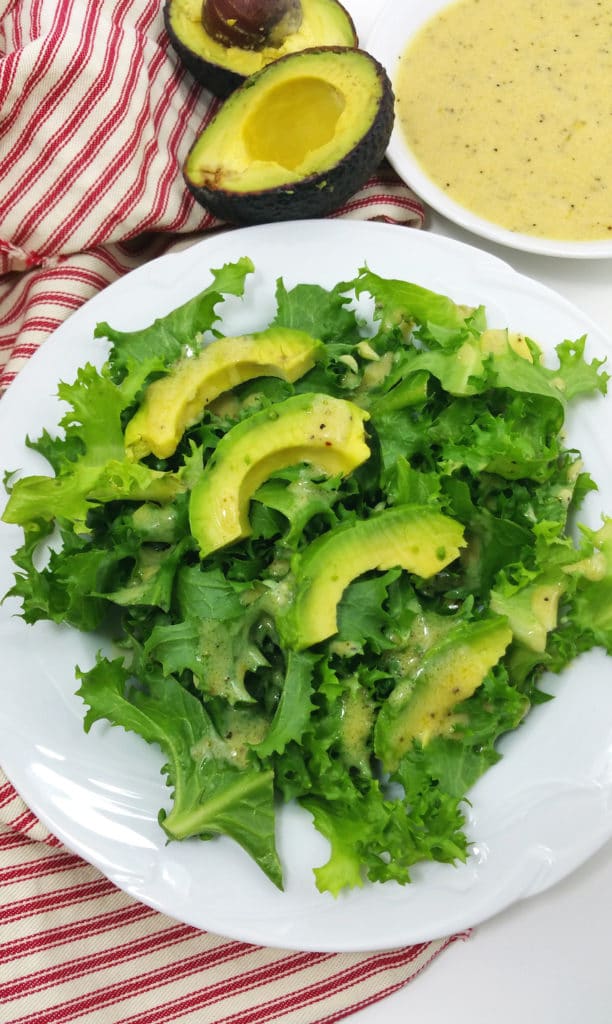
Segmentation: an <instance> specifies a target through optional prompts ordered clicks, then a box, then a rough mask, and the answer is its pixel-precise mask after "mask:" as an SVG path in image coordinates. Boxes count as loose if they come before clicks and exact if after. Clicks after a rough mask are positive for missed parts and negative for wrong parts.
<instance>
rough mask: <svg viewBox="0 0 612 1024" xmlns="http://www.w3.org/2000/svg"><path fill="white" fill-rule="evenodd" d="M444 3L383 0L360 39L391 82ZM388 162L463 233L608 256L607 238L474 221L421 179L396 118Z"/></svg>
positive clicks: (526, 247)
mask: <svg viewBox="0 0 612 1024" xmlns="http://www.w3.org/2000/svg"><path fill="white" fill-rule="evenodd" d="M448 6H449V0H388V2H387V3H386V4H385V6H384V8H383V10H382V11H381V13H380V15H379V16H378V18H377V19H376V21H375V23H374V25H373V28H372V31H371V32H370V34H369V36H368V38H367V40H366V41H365V46H366V49H367V50H368V51H369V52H370V53H371V54H372V55H373V56H374V57H376V58H377V60H379V61H380V63H381V64H383V66H384V67H385V68H386V69H387V72H388V74H389V76H390V78H391V81H392V82H393V81H394V79H395V77H396V74H397V65H398V62H399V60H400V58H401V57H402V55H403V54H404V52H405V50H406V48H407V46H408V45H409V43H410V40H411V39H412V37H413V36H414V35H415V33H416V32H418V30H419V29H420V28H421V27H422V26H423V25H424V24H425V23H426V22H427V21H429V20H430V19H431V18H432V17H433V16H434V15H436V14H437V13H438V12H439V11H440V10H442V9H443V8H444V7H448ZM387 157H388V159H389V162H390V163H391V164H392V166H393V167H394V168H395V170H396V171H397V173H398V174H399V176H400V177H401V178H402V179H403V181H405V182H406V184H407V185H409V186H410V187H411V188H412V189H414V191H415V192H416V193H417V195H418V196H420V198H421V199H422V200H423V201H424V202H425V203H426V204H428V205H429V206H431V207H432V209H434V210H436V211H437V212H438V213H440V214H442V215H443V216H444V217H447V218H448V219H449V220H451V221H454V223H455V224H459V225H460V226H461V227H463V228H466V229H467V230H468V231H472V232H474V234H476V235H480V236H481V237H482V238H488V239H490V240H491V241H493V242H498V243H500V244H502V245H508V246H511V247H512V248H514V249H521V250H523V251H524V252H534V253H540V254H542V255H545V256H563V257H570V258H572V259H603V258H606V257H612V239H602V240H601V241H599V240H597V241H585V242H576V241H569V240H568V241H566V240H564V239H563V240H562V239H552V238H542V237H539V236H537V235H526V234H522V233H520V232H518V231H509V230H508V229H507V228H504V227H502V226H501V225H499V224H495V223H494V222H493V221H489V220H485V219H484V218H483V217H479V216H478V215H477V214H475V213H473V212H472V211H471V210H469V209H467V208H466V207H465V206H461V205H460V204H459V203H457V202H455V201H454V200H453V199H450V198H449V196H448V195H447V194H446V193H445V192H444V191H443V190H442V189H440V188H438V186H437V185H436V184H435V183H434V182H433V181H432V180H431V179H430V178H429V177H428V176H427V174H426V173H425V171H424V169H423V167H422V165H421V164H420V163H419V161H418V160H417V159H416V157H415V155H414V153H413V152H412V150H411V149H410V147H409V145H408V142H407V141H406V138H405V137H404V134H403V132H402V129H401V127H400V125H399V119H397V120H396V124H395V127H394V129H393V133H392V136H391V141H390V143H389V148H388V150H387Z"/></svg>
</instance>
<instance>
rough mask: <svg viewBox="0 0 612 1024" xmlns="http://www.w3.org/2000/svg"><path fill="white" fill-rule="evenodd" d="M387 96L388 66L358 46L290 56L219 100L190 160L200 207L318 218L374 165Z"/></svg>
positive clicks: (229, 213)
mask: <svg viewBox="0 0 612 1024" xmlns="http://www.w3.org/2000/svg"><path fill="white" fill-rule="evenodd" d="M393 103H394V100H393V92H392V89H391V83H390V81H389V78H388V76H387V73H386V71H385V69H384V68H383V67H382V65H381V64H379V63H378V61H376V60H375V59H374V58H373V57H372V56H370V54H368V53H365V52H364V51H363V50H356V49H352V48H349V47H326V48H321V49H311V50H305V51H303V52H302V53H294V54H290V55H289V56H287V57H282V58H281V59H280V60H277V61H275V62H274V63H273V64H269V65H268V66H267V67H265V68H264V69H263V70H262V71H259V72H258V73H257V74H255V75H252V76H251V78H249V79H248V80H247V81H246V82H245V83H244V85H242V86H241V87H240V88H239V89H237V90H236V92H234V93H233V94H232V95H231V96H230V97H229V99H228V100H227V101H226V102H225V103H224V104H223V106H222V107H221V109H220V110H219V111H218V112H217V114H216V116H215V117H214V118H213V120H212V121H211V122H210V124H209V125H207V127H206V128H205V129H204V131H203V132H202V134H201V135H200V137H199V138H198V139H197V140H196V142H195V144H194V145H193V147H192V149H191V152H190V153H189V155H188V157H187V160H186V162H185V166H184V177H185V181H186V183H187V186H188V188H189V189H190V190H191V192H192V193H193V195H194V196H195V198H196V199H197V200H198V202H199V203H201V204H202V206H204V207H206V209H208V210H209V211H210V212H211V213H213V214H215V215H216V216H217V217H220V218H221V219H223V220H226V221H230V222H234V223H244V224H257V223H262V222H268V221H278V220H295V219H300V218H308V217H319V216H322V215H324V214H326V213H330V212H331V211H332V210H335V209H336V208H337V207H338V206H340V205H341V204H342V203H343V202H345V200H346V199H348V198H349V196H351V195H352V194H353V193H354V192H356V191H357V189H359V188H360V187H361V186H362V185H363V183H364V182H365V181H366V180H367V178H368V177H369V175H370V174H371V173H372V172H373V171H374V170H375V169H376V168H377V167H378V164H379V163H380V161H381V160H382V158H383V156H384V153H385V150H386V148H387V144H388V142H389V138H390V135H391V129H392V127H393V118H394V113H393Z"/></svg>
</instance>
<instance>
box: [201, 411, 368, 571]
mask: <svg viewBox="0 0 612 1024" xmlns="http://www.w3.org/2000/svg"><path fill="white" fill-rule="evenodd" d="M367 419H368V413H367V412H365V411H364V410H363V409H360V408H359V407H358V406H357V405H355V404H354V403H353V402H349V401H346V400H345V399H342V398H334V397H333V396H331V395H327V394H316V393H314V394H311V393H306V394H302V395H294V396H293V397H292V398H287V399H286V400H285V401H284V402H276V403H274V404H273V405H271V406H268V407H267V408H265V409H262V410H261V411H260V412H257V413H254V414H253V415H252V416H249V417H247V419H245V420H242V421H241V422H240V423H237V424H236V426H234V427H232V428H231V430H229V431H228V432H227V434H225V435H224V436H223V437H222V438H221V440H220V441H219V444H218V445H217V448H216V450H215V453H214V455H213V457H212V458H211V460H210V461H209V462H208V463H207V464H206V466H205V467H204V470H203V473H202V476H201V477H200V479H199V480H198V481H197V483H196V484H195V486H194V487H193V489H192V491H191V495H190V502H189V521H190V527H191V533H192V535H193V536H194V537H195V539H196V541H197V543H198V546H199V549H200V555H201V557H202V558H204V557H205V556H206V555H208V554H210V553H211V552H213V551H216V550H218V549H219V548H223V547H225V546H226V545H228V544H232V543H233V542H234V541H237V540H240V539H241V538H243V537H247V536H248V535H249V533H250V523H249V502H250V500H251V497H252V496H253V494H254V493H255V491H256V490H257V488H258V487H259V486H260V485H261V484H262V483H263V482H264V481H265V480H267V479H268V477H269V476H271V474H272V473H274V472H276V471H277V470H280V469H285V468H286V467H287V466H293V465H299V464H300V463H302V462H306V463H309V464H310V465H312V466H314V467H315V469H316V470H318V471H319V472H320V473H321V474H322V475H324V476H334V475H336V474H339V475H340V476H347V475H348V474H349V473H350V472H352V470H353V469H355V468H356V467H357V466H359V465H361V463H362V462H365V460H366V459H367V458H369V456H370V449H369V447H368V445H367V443H366V439H365V428H364V423H365V421H366V420H367Z"/></svg>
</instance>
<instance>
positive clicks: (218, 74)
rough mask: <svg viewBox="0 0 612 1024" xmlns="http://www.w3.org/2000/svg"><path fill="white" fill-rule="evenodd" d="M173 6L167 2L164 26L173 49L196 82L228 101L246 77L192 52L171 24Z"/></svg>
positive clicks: (164, 11)
mask: <svg viewBox="0 0 612 1024" xmlns="http://www.w3.org/2000/svg"><path fill="white" fill-rule="evenodd" d="M171 6H172V0H166V3H165V4H164V10H163V14H164V25H165V27H166V32H167V33H168V37H169V39H170V42H171V44H172V48H173V49H174V51H175V53H176V54H177V56H178V58H179V60H180V61H181V64H182V65H183V67H186V68H187V70H188V72H189V74H190V75H191V76H192V77H193V78H195V80H196V82H200V84H201V85H204V86H205V87H206V88H207V89H208V90H209V92H212V94H213V95H214V96H218V97H219V98H220V99H226V97H227V96H229V95H230V93H232V92H233V91H234V89H237V88H238V86H239V85H242V83H243V82H244V76H243V75H239V74H237V73H236V72H235V71H230V70H229V68H224V67H222V66H221V65H220V64H211V63H210V61H207V60H204V58H203V57H199V56H198V54H197V53H194V52H193V50H190V48H189V45H188V44H187V43H186V42H185V41H184V40H182V39H181V37H180V36H178V35H177V34H176V32H175V31H174V29H173V27H172V25H171V24H170V8H171Z"/></svg>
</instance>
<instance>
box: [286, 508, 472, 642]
mask: <svg viewBox="0 0 612 1024" xmlns="http://www.w3.org/2000/svg"><path fill="white" fill-rule="evenodd" d="M464 544H465V542H464V539H463V527H462V526H461V524H460V523H458V522H456V521H455V520H454V519H450V518H449V517H448V516H445V515H442V513H440V512H437V511H435V510H434V509H431V508H427V507H426V506H420V505H406V506H397V507H395V508H389V509H386V510H385V511H384V512H380V513H377V514H374V515H373V516H371V517H370V518H369V519H363V520H359V521H357V522H347V523H342V524H341V525H340V526H337V527H335V528H334V529H332V530H329V531H327V532H326V533H324V534H322V535H321V536H320V537H318V538H317V539H316V540H315V541H313V542H312V543H311V544H309V545H308V547H307V548H306V549H305V550H304V552H303V554H301V555H298V556H296V558H295V560H294V571H295V574H296V585H295V595H294V599H293V603H292V605H291V607H290V609H289V610H288V611H287V613H286V615H285V616H284V618H283V619H282V620H281V622H280V624H279V628H280V630H281V635H282V638H283V640H284V642H285V643H286V644H287V646H289V647H292V648H294V649H297V650H301V649H303V648H305V647H311V646H312V645H313V644H317V643H319V642H320V641H322V640H326V639H327V638H328V637H330V636H333V635H334V633H336V632H337V631H338V624H337V615H336V613H337V608H338V603H339V601H340V598H341V597H342V594H343V592H344V590H345V589H346V587H347V586H348V585H349V583H350V582H351V581H352V580H354V579H355V578H356V577H357V576H361V575H362V574H363V573H365V572H369V571H371V570H373V569H380V570H385V569H392V568H394V567H395V566H401V567H402V568H403V569H406V570H407V571H408V572H411V573H415V574H416V575H417V576H420V577H422V578H423V579H427V578H429V577H430V576H434V575H435V574H436V573H437V572H440V570H441V569H444V568H445V566H447V565H449V564H450V563H451V562H453V561H454V560H455V558H457V556H458V555H459V551H460V549H461V548H462V547H463V546H464Z"/></svg>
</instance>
